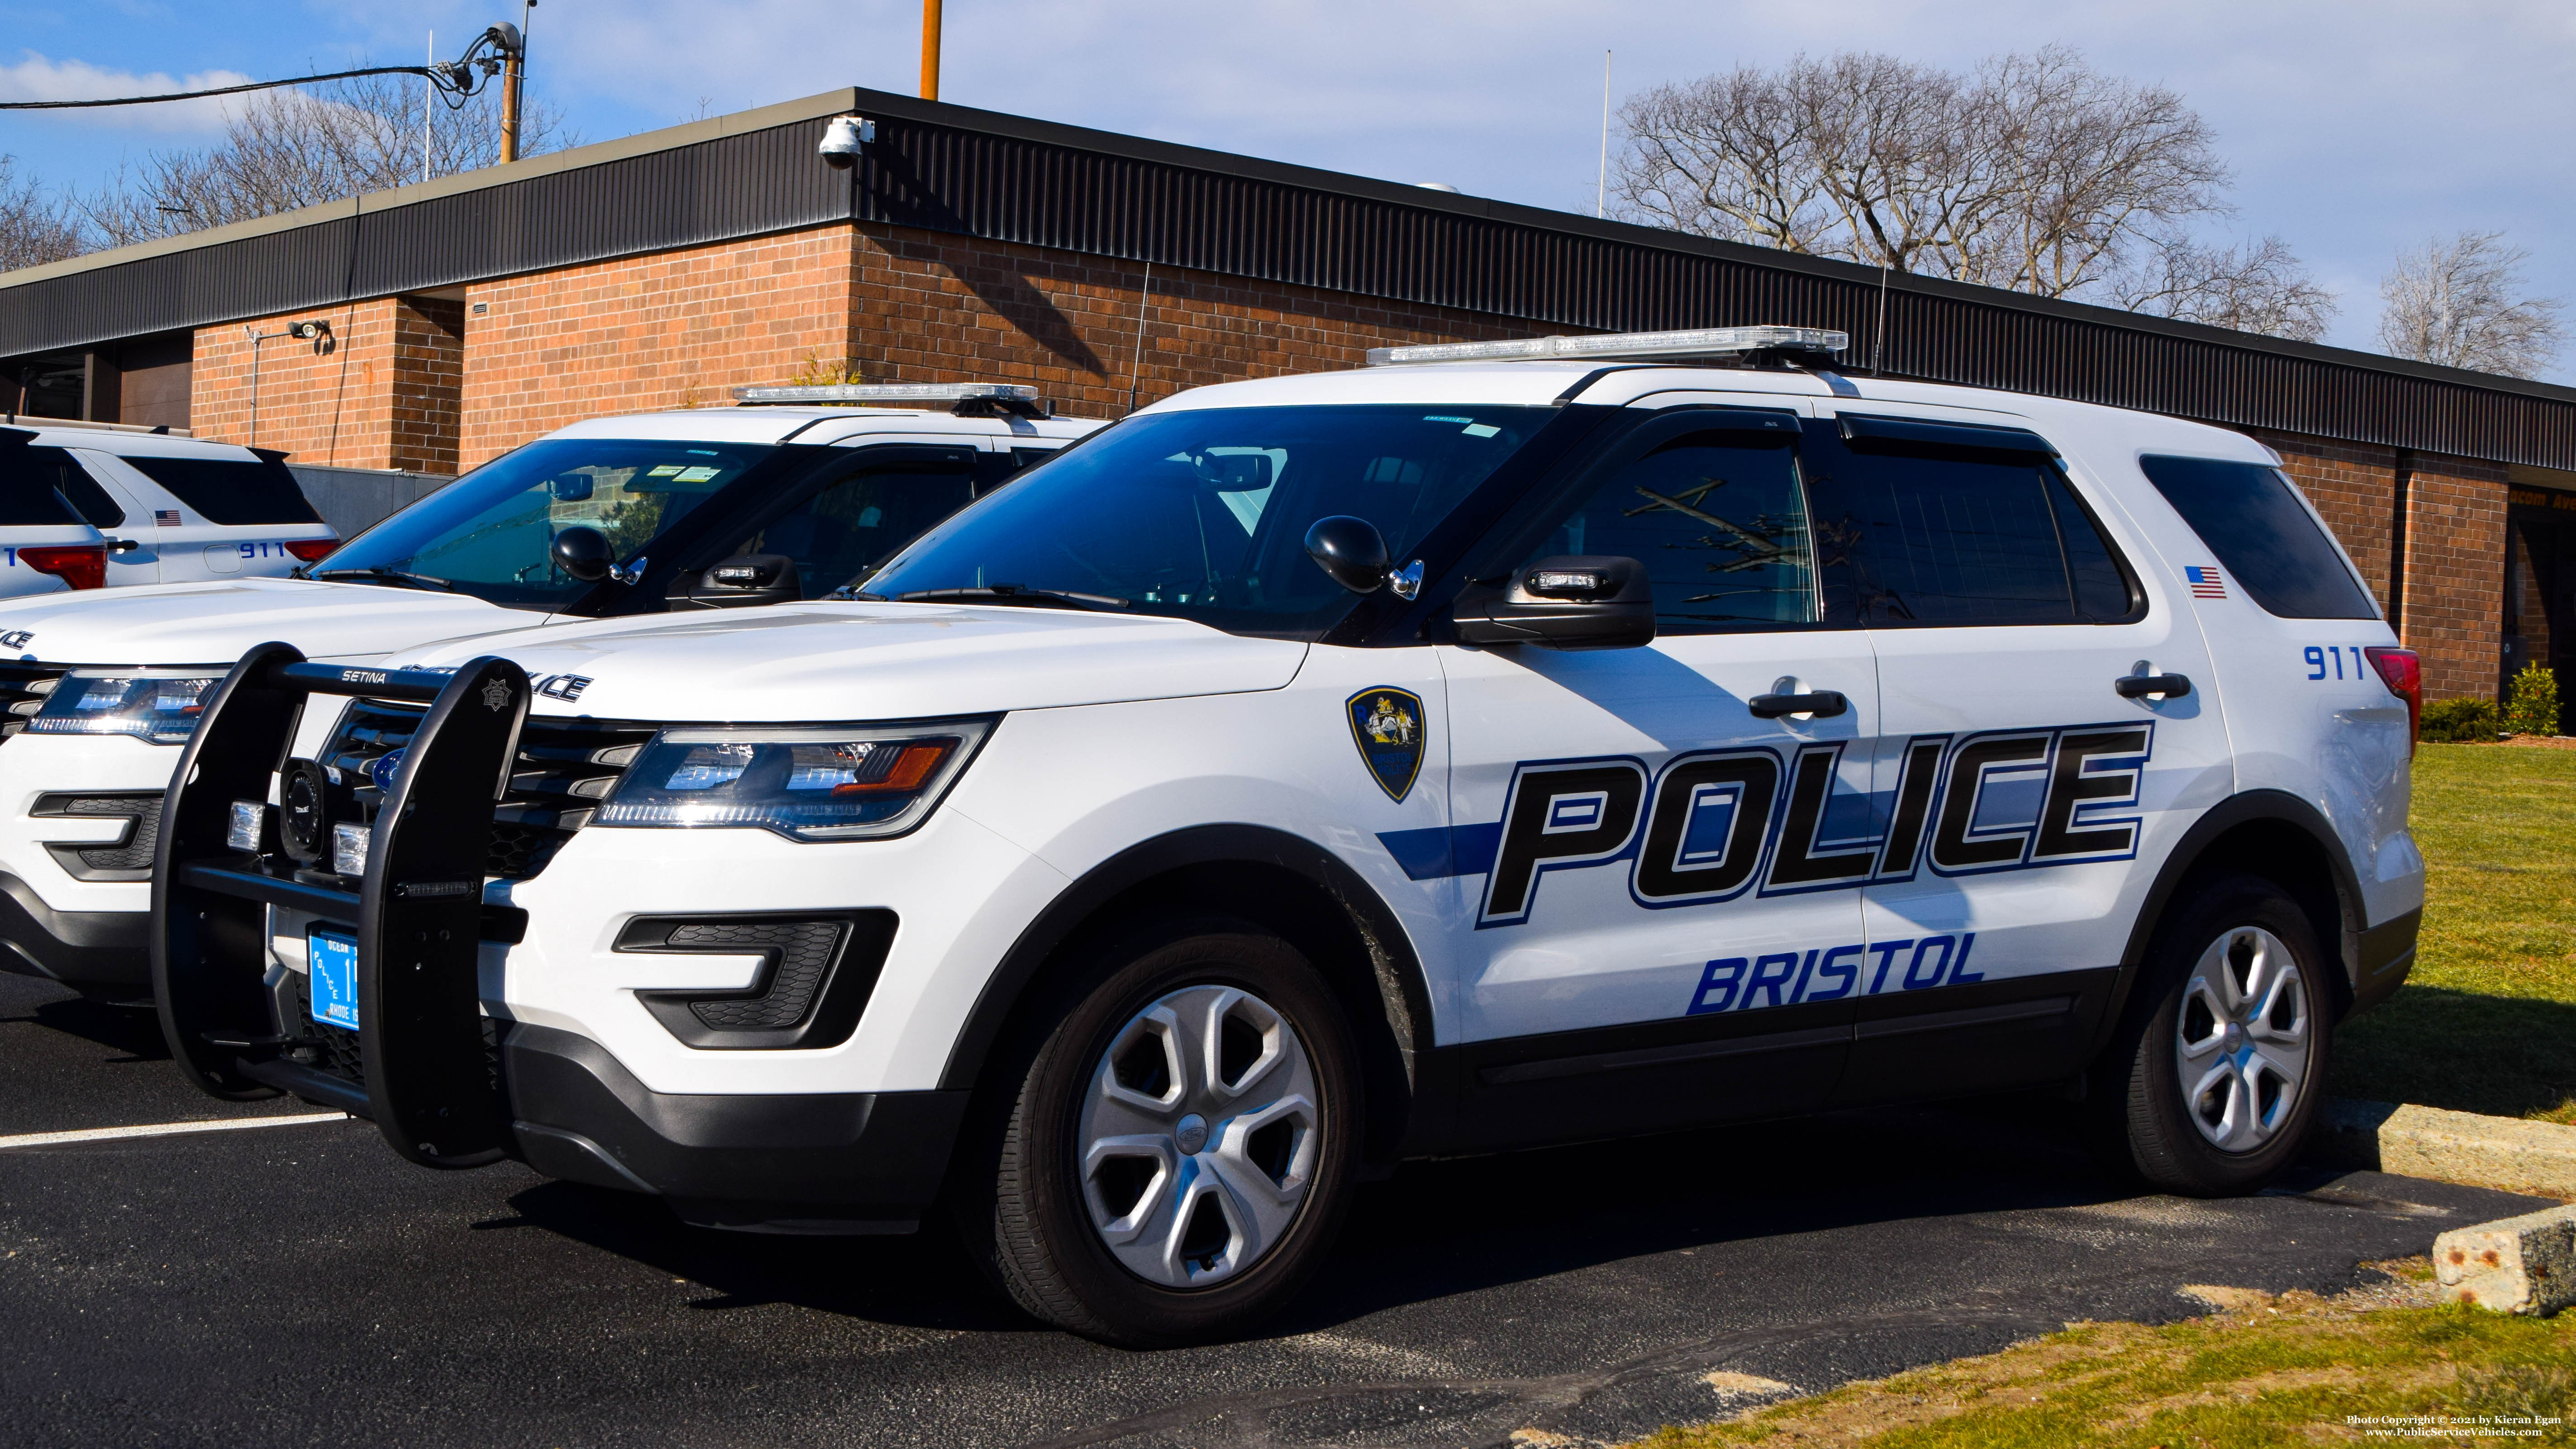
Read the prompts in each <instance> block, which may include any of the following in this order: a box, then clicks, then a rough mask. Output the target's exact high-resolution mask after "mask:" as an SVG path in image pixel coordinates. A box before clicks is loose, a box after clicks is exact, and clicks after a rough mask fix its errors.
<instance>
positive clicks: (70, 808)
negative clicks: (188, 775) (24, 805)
mask: <svg viewBox="0 0 2576 1449" xmlns="http://www.w3.org/2000/svg"><path fill="white" fill-rule="evenodd" d="M27 814H28V816H29V817H30V818H32V819H37V820H63V819H88V820H96V819H101V818H107V819H116V818H123V819H127V820H131V821H133V822H134V827H133V829H132V830H130V831H129V832H127V834H126V837H125V843H124V844H122V845H57V844H48V845H46V847H45V849H46V850H47V851H48V852H50V853H51V854H52V855H53V857H54V862H55V863H56V864H58V865H60V866H61V867H62V868H63V870H64V872H65V873H66V874H68V875H70V876H71V878H72V879H74V880H142V879H147V878H148V877H149V876H150V875H151V871H152V847H153V846H154V845H155V844H156V843H157V842H158V841H159V840H160V837H161V797H160V796H159V795H157V794H155V795H145V794H141V793H139V792H138V793H130V794H123V795H39V796H37V797H36V803H35V806H34V808H33V809H30V810H29V811H28V812H27Z"/></svg>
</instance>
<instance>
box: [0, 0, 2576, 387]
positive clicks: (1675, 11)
mask: <svg viewBox="0 0 2576 1449" xmlns="http://www.w3.org/2000/svg"><path fill="white" fill-rule="evenodd" d="M517 3H518V0H420V3H342V4H318V3H309V0H270V3H267V4H260V5H250V4H228V3H216V0H204V3H197V4H170V3H163V0H79V3H60V0H0V37H5V39H0V98H10V99H17V98H27V99H37V98H53V97H63V96H72V95H80V94H100V93H104V92H105V91H106V90H108V89H125V90H134V89H141V88H159V87H160V86H161V85H162V84H163V83H164V82H165V81H168V82H176V81H189V80H196V79H198V78H211V80H212V83H217V84H220V83H222V82H223V81H224V80H227V79H237V78H240V77H244V76H257V77H261V78H266V77H270V76H275V75H281V74H288V73H293V72H296V71H300V70H304V69H307V68H311V69H328V68H333V67H337V66H342V65H347V64H353V63H366V62H370V61H374V62H406V61H413V60H417V59H419V58H420V56H421V55H422V52H423V47H424V43H425V41H426V39H427V36H428V33H429V32H430V31H432V30H435V31H436V33H437V35H438V50H439V53H440V54H441V55H442V56H449V55H453V54H454V53H455V52H456V51H457V50H458V49H459V48H461V46H462V44H463V42H464V41H465V40H466V39H467V37H468V36H469V35H470V34H472V33H474V32H476V31H479V30H480V29H481V28H482V27H483V26H485V25H487V24H490V23H491V22H492V21H494V20H499V19H515V18H516V11H517ZM919 15H920V9H919V5H918V3H917V0H739V3H729V4H723V5H716V4H703V3H698V4H691V3H677V0H543V3H542V4H541V5H540V7H539V8H538V10H537V11H536V14H535V18H534V22H533V24H532V25H531V27H530V28H531V42H532V45H531V55H532V80H531V84H532V87H533V89H534V92H535V93H536V94H538V95H539V96H541V97H542V98H544V99H545V100H547V101H549V102H551V103H552V104H554V105H556V106H558V107H560V108H561V109H562V110H563V111H564V112H566V114H567V115H568V117H569V119H570V121H571V123H572V125H573V126H574V127H575V128H577V129H578V130H579V131H580V132H581V133H582V135H583V136H584V137H585V138H586V139H590V140H605V139H608V138H610V137H614V136H620V135H625V134H628V133H630V132H634V131H641V130H649V129H652V128H654V127H657V126H662V125H669V124H672V123H675V122H678V121H683V120H687V119H690V118H692V117H694V116H696V115H698V114H700V113H701V111H702V110H712V111H719V112H720V111H730V110H739V109H744V108H747V107H751V106H755V105H761V104H766V103H768V102H771V101H778V100H785V99H788V98H790V97H794V96H800V95H807V94H811V93H813V92H815V91H820V90H824V89H828V88H830V87H832V86H836V85H851V84H856V85H864V86H872V87H877V88H880V89H886V90H900V91H906V92H909V91H910V90H912V89H913V85H914V81H915V79H916V76H917V72H918V58H917V51H916V49H915V46H916V29H917V25H918V21H919ZM947 16H948V20H947V34H948V42H947V46H946V51H947V67H946V72H945V78H944V81H943V95H944V97H945V98H946V99H948V100H952V101H958V102H962V103H965V104H968V105H975V106H983V107H987V108H990V109H994V110H1002V111H1012V112H1017V113H1020V114H1024V115H1033V116H1040V117H1045V118H1047V119H1050V120H1058V121H1067V122H1073V123H1076V124H1080V125H1088V126H1097V127H1101V128H1104V129H1109V130H1116V131H1125V132H1130V133H1133V134H1137V135H1144V136H1153V137H1159V138H1161V139H1165V140H1171V141H1181V142H1187V143H1190V144H1194V145H1201V146H1210V147H1215V148H1218V149H1222V150H1229V151H1239V152H1244V153H1247V154H1251V155H1257V156H1267V157H1274V158H1277V159H1280V160H1286V161H1295V162H1302V163H1305V164H1308V165H1314V166H1323V167H1329V168H1332V169H1335V170H1342V171H1353V172H1359V173H1362V174H1366V175H1372V176H1381V177H1387V178H1390V179H1393V180H1398V181H1445V182H1448V183H1450V184H1452V185H1455V186H1457V187H1459V188H1460V189H1462V190H1464V191H1467V192H1470V193H1474V194H1479V195H1485V196H1494V197H1500V198H1505V199H1508V200H1512V201H1519V202H1526V203H1530V204H1534V205H1539V206H1551V207H1557V208H1561V209H1565V210H1575V211H1589V210H1590V209H1591V207H1592V199H1593V188H1594V180H1595V171H1596V166H1597V161H1598V148H1599V144H1600V141H1599V127H1600V112H1601V62H1602V52H1603V50H1605V49H1608V50H1612V51H1615V52H1616V61H1615V65H1614V70H1613V86H1614V89H1615V90H1617V91H1621V92H1624V91H1626V90H1628V89H1630V88H1635V87H1642V86H1646V85H1651V84H1654V83H1657V82H1662V81H1669V80H1680V79H1686V78H1689V77H1691V76H1695V75H1700V74H1705V73H1707V72H1710V71H1715V70H1721V69H1725V68H1728V67H1731V66H1734V65H1736V64H1738V63H1742V62H1751V63H1755V64H1770V63H1777V62H1778V61H1781V60H1784V59H1786V58H1788V57H1789V56H1791V55H1793V54H1795V53H1797V52H1799V51H1801V50H1804V51H1808V52H1810V53H1823V52H1828V51H1832V50H1836V49H1846V48H1866V49H1876V50H1883V51H1887V52H1890V53H1892V54H1896V55H1900V56H1903V57H1906V58H1908V59H1912V60H1918V61H1927V62H1933V63H1939V64H1944V65H1952V66H1961V67H1964V66H1967V65H1970V64H1973V63H1974V62H1975V61H1976V60H1977V59H1979V58H1980V57H1983V56H1986V55H1989V54H1993V53H1996V52H1999V51H2004V50H2012V49H2028V48H2031V47H2034V46H2037V45H2040V44H2044V43H2047V42H2050V41H2063V42H2067V43H2071V44H2074V45H2076V46H2079V47H2081V48H2082V49H2083V50H2084V51H2085V52H2086V54H2087V55H2088V56H2089V57H2090V58H2091V59H2092V60H2093V61H2094V63H2096V64H2097V65H2099V66H2101V67H2103V68H2104V69H2106V70H2109V71H2112V72H2115V73H2117V74H2121V75H2125V76H2128V77H2130V78H2133V79H2138V80H2152V81H2160V82H2163V83H2164V84H2167V85H2170V86H2172V87H2174V88H2175V89H2177V90H2179V91H2180V92H2182V93H2183V95H2184V96H2185V97H2186V98H2187V99H2188V100H2189V101H2190V102H2191V103H2192V104H2193V105H2194V106H2195V107H2197V108H2198V109H2199V110H2200V112H2201V114H2202V115H2203V116H2204V117H2206V118H2207V119H2208V120H2209V121H2210V123H2211V124H2212V125H2213V126H2214V127H2215V128H2216V130H2217V132H2218V136H2219V143H2220V147H2221V150H2222V151H2223V152H2224V154H2225V155H2226V156H2227V157H2228V158H2229V160H2230V161H2231V163H2232V164H2233V165H2234V167H2235V169H2236V184H2235V186H2234V187H2233V189H2232V192H2231V196H2232V199H2233V200H2234V202H2235V204H2236V206H2237V208H2238V214H2237V215H2236V216H2235V217H2233V218H2230V219H2227V220H2224V221H2221V222H2218V223H2214V224H2213V228H2212V229H2213V230H2214V231H2218V232H2233V233H2236V234H2240V235H2242V234H2260V233H2264V232H2277V233H2279V234H2280V235H2281V236H2282V237H2283V238H2284V239H2285V240H2287V241H2288V242H2289V243H2290V245H2291V247H2292V248H2293V249H2294V250H2296V251H2297V252H2298V254H2299V255H2300V256H2301V257H2302V258H2304V259H2305V260H2306V261H2307V262H2308V264H2309V265H2310V267H2311V268H2312V269H2313V270H2314V271H2315V272H2316V274H2317V276H2318V277H2319V279H2320V280H2322V281H2323V282H2324V283H2325V284H2326V285H2328V286H2329V287H2332V288H2333V289H2334V290H2336V291H2337V292H2338V293H2340V294H2341V298H2342V313H2341V316H2340V319H2339V320H2338V322H2337V324H2336V326H2335V329H2334V331H2333V332H2332V333H2331V334H2330V335H2329V337H2328V339H2327V340H2329V341H2332V342H2335V343H2339V344H2342V345H2345V346H2357V347H2369V346H2371V345H2372V337H2373V332H2374V328H2375V324H2376V321H2377V317H2378V310H2379V299H2378V280H2379V277H2380V275H2381V274H2382V273H2383V272H2384V271H2385V270H2386V269H2387V267H2388V265H2389V263H2390V261H2391V259H2392V258H2393V257H2394V255H2395V253H2396V251H2397V250H2398V248H2399V247H2401V246H2405V245H2411V244H2414V243H2417V242H2420V241H2421V240H2423V239H2424V238H2425V237H2426V236H2427V235H2429V234H2431V233H2434V232H2451V231H2457V230H2459V229H2461V228H2463V227H2479V228H2490V227H2501V228H2503V229H2504V230H2505V231H2506V232H2507V233H2508V235H2509V237H2510V238H2511V239H2512V240H2513V241H2515V242H2516V243H2518V244H2520V245H2522V246H2525V247H2527V248H2529V249H2530V250H2531V252H2532V254H2533V255H2532V263H2531V270H2530V278H2531V281H2532V283H2533V285H2534V287H2535V288H2536V289H2537V290H2539V291H2540V292H2542V293H2544V294H2548V295H2555V296H2560V297H2564V298H2567V299H2569V300H2570V301H2571V302H2576V228H2571V227H2570V226H2569V224H2568V223H2569V222H2570V221H2571V219H2576V218H2571V212H2576V200H2571V198H2576V147H2571V146H2570V144H2569V139H2570V132H2571V124H2570V123H2571V120H2576V117H2571V114H2570V112H2571V107H2576V5H2570V4H2567V3H2565V0H2554V3H2543V0H2456V3H2441V0H2414V3H2395V0H2343V3H2320V0H2255V3H2247V0H2232V3H2231V0H2168V3H2161V4H2154V3H2136V4H2108V3H2086V0H2058V3H2044V0H1999V3H1975V0H1946V3H1934V0H1836V3H1833V4H1821V5H1820V4H1806V3H1792V0H1764V3H1758V4H1756V3H1741V0H1696V3H1692V0H1594V3H1588V4H1586V3H1564V0H1557V3H1530V0H1478V3H1464V0H1415V3H1406V0H1375V3H1361V0H1236V3H1232V4H1225V5H1214V4H1207V3H1198V4H1183V3H1173V0H1045V3H1039V0H947ZM214 120H215V116H214V113H213V112H212V110H211V108H210V107H209V106H206V105H199V106H194V107H177V106H163V107H139V108H135V109H133V110H130V111H106V112H91V113H87V114H86V115H77V116H69V117H66V116H59V115H58V116H47V117H31V116H27V115H24V114H14V115H13V114H6V113H0V153H7V154H13V155H15V156H17V157H18V158H19V161H20V164H21V166H22V167H25V168H27V169H30V170H33V171H34V172H35V173H37V174H38V175H39V176H41V177H42V178H43V179H44V180H45V181H46V182H47V183H49V184H53V185H57V186H68V187H93V186H97V185H100V184H102V183H103V182H105V181H107V180H108V179H110V178H112V177H113V175H114V174H115V172H116V169H117V166H118V164H119V162H120V160H123V159H126V158H130V157H136V156H139V155H141V154H142V153H144V152H148V151H150V150H152V149H155V148H164V147H178V146H186V145H189V144H192V143H195V142H198V141H201V140H203V139H204V138H205V136H206V135H207V134H208V128H209V126H210V125H211V124H212V123H213V121H214ZM2552 376H2553V380H2557V381H2569V380H2576V349H2571V352H2570V354H2569V355H2567V356H2566V357H2563V358H2562V359H2561V362H2560V365H2559V366H2558V368H2556V369H2555V370H2554V372H2553V374H2552Z"/></svg>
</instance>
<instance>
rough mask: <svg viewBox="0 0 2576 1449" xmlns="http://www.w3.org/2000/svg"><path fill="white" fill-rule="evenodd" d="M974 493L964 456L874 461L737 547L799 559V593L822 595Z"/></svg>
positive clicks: (873, 564) (878, 560) (917, 534)
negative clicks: (882, 464) (879, 464)
mask: <svg viewBox="0 0 2576 1449" xmlns="http://www.w3.org/2000/svg"><path fill="white" fill-rule="evenodd" d="M973 497H974V475H973V474H972V473H971V472H969V471H968V469H967V466H966V462H965V460H964V459H963V458H961V459H960V460H959V461H958V462H957V463H955V464H953V465H944V466H943V465H942V464H939V463H931V462H924V463H914V464H896V465H893V466H888V467H877V468H868V469H864V470H862V471H860V472H857V473H853V474H851V475H850V476H848V477H846V478H843V479H841V480H840V481H839V482H837V483H834V484H831V485H830V486H828V487H826V488H824V489H823V490H822V491H821V492H819V493H816V494H814V495H813V496H812V497H810V498H808V499H806V500H805V501H804V502H802V503H799V504H797V505H796V506H795V507H794V508H791V509H789V510H788V511H787V512H786V513H784V514H782V515H780V516H779V517H777V518H773V519H771V520H770V521H769V522H768V523H767V524H765V525H763V526H762V528H761V530H760V532H758V533H756V534H754V535H752V537H751V538H750V539H749V540H747V541H746V542H744V544H743V545H742V546H741V547H740V548H739V549H736V550H735V552H737V553H746V554H753V553H777V554H785V555H787V556H788V557H789V558H792V559H794V560H795V561H796V575H797V580H798V582H799V583H800V585H801V586H802V587H801V590H800V593H799V597H802V598H808V599H817V598H821V597H822V596H823V595H824V594H825V593H828V592H829V591H831V590H833V589H836V588H839V587H840V586H841V585H843V584H845V583H848V582H849V581H850V580H852V579H854V578H857V577H858V576H859V575H861V574H863V573H866V572H868V571H869V570H870V569H873V568H875V567H876V566H877V565H878V564H881V563H883V562H885V561H886V559H887V558H888V557H889V556H890V555H892V554H893V553H894V551H895V550H896V549H899V548H901V547H903V546H904V545H905V544H907V543H910V542H912V541H913V540H914V539H915V538H918V537H920V536H921V535H922V533H923V532H925V531H926V530H928V529H929V527H930V526H931V525H932V524H934V523H937V522H938V521H939V520H941V519H943V518H946V517H947V516H948V515H949V514H952V513H954V512H956V511H957V510H958V509H960V508H963V507H965V506H966V504H967V503H968V501H969V500H971V499H972V498H973Z"/></svg>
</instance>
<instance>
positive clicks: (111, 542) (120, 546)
mask: <svg viewBox="0 0 2576 1449" xmlns="http://www.w3.org/2000/svg"><path fill="white" fill-rule="evenodd" d="M99 542H101V543H103V544H105V545H107V551H108V552H109V553H132V552H134V551H135V550H136V549H138V548H141V547H142V546H143V545H142V543H141V542H140V541H138V540H135V539H131V538H103V539H100V540H99Z"/></svg>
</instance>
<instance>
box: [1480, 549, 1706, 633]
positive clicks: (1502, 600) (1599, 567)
mask: <svg viewBox="0 0 2576 1449" xmlns="http://www.w3.org/2000/svg"><path fill="white" fill-rule="evenodd" d="M1449 617H1450V621H1451V622H1452V624H1454V625H1455V626H1456V628H1457V630H1458V641H1459V642H1460V643H1462V644H1481V645H1487V646H1492V645H1497V644H1540V645H1545V646H1546V647H1548V648H1550V649H1634V648H1637V647H1638V646H1640V645H1644V644H1652V643H1653V642H1655V590H1654V585H1653V583H1652V582H1651V581H1650V580H1648V579H1647V577H1646V566H1645V565H1644V564H1641V563H1639V562H1637V561H1636V560H1635V559H1632V558H1621V557H1619V556H1617V555H1615V554H1571V555H1565V556H1561V557H1557V558H1543V559H1540V560H1539V561H1538V562H1536V563H1533V564H1529V565H1526V566H1524V567H1523V568H1521V569H1519V570H1517V571H1516V572H1515V573H1514V574H1513V575H1512V576H1511V577H1510V578H1509V579H1504V580H1500V581H1497V582H1494V583H1471V584H1469V585H1467V587H1466V588H1464V589H1462V590H1460V591H1459V594H1458V601H1457V602H1456V603H1455V604H1452V605H1451V606H1450V609H1449Z"/></svg>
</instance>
